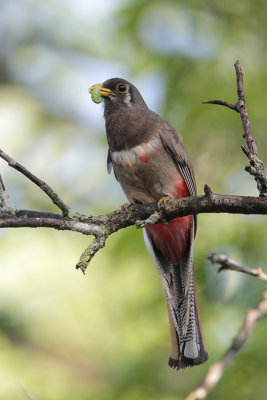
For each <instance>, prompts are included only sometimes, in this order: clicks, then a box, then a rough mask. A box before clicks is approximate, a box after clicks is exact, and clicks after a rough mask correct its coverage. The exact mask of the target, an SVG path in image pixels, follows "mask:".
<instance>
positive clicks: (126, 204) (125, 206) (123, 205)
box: [120, 203, 131, 211]
mask: <svg viewBox="0 0 267 400" xmlns="http://www.w3.org/2000/svg"><path fill="white" fill-rule="evenodd" d="M130 205H131V203H123V204H122V205H121V206H120V210H121V211H125V210H127V208H128V207H130Z"/></svg>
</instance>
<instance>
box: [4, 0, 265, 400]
mask: <svg viewBox="0 0 267 400" xmlns="http://www.w3.org/2000/svg"><path fill="white" fill-rule="evenodd" d="M266 20H267V12H266V2H265V1H264V0H253V1H251V0H236V1H235V2H233V1H229V0H224V1H221V0H212V1H210V0H204V1H201V2H200V1H185V0H181V1H174V0H173V1H171V0H167V1H163V0H161V1H160V0H159V1H152V0H148V1H141V0H136V1H134V0H115V1H112V2H111V1H108V0H99V1H93V0H91V1H86V0H84V1H82V0H79V1H78V0H77V1H75V2H72V1H70V0H65V1H63V0H50V1H46V2H43V1H42V2H41V1H37V0H36V1H33V0H20V1H19V0H17V1H16V0H14V1H9V0H2V2H1V3H0V84H1V86H0V133H1V148H3V150H4V151H6V152H7V153H8V154H10V155H11V156H12V157H14V158H15V159H16V160H18V161H19V162H21V163H22V164H24V165H25V166H26V167H28V168H29V169H30V170H31V171H32V172H33V173H35V174H37V175H38V176H39V177H40V178H42V179H44V180H45V181H47V182H48V183H49V184H50V185H51V186H52V187H53V188H54V189H55V190H56V191H57V192H58V193H59V195H60V196H61V197H62V198H63V199H64V201H65V202H67V203H68V204H69V205H70V206H71V207H72V208H73V209H74V210H77V211H80V212H83V213H88V214H96V213H102V212H107V211H109V210H111V209H113V208H116V207H118V206H119V205H120V204H121V203H123V202H124V201H125V200H124V197H123V194H122V192H121V190H120V188H119V185H118V184H117V182H116V181H115V178H114V177H113V176H108V175H107V173H106V165H105V163H106V148H107V146H106V139H105V133H104V123H103V119H102V109H101V106H96V105H95V104H93V103H92V102H91V101H90V98H89V96H88V93H87V89H88V87H89V86H90V85H92V84H94V83H98V82H103V81H104V80H106V79H108V78H110V77H112V76H121V77H123V78H126V79H128V80H130V81H132V82H133V83H134V84H135V85H136V86H137V87H138V88H139V89H140V91H141V92H142V93H143V94H144V97H145V99H146V101H147V103H148V104H149V106H150V107H151V108H152V109H153V110H155V111H157V112H159V113H160V114H161V115H163V116H164V117H165V118H167V119H168V120H169V121H170V122H171V123H172V124H173V125H174V126H175V127H177V129H178V130H179V131H180V132H181V134H182V136H183V140H184V143H185V145H186V147H187V149H188V151H189V154H190V155H191V158H192V160H193V164H194V167H195V172H196V178H197V183H198V191H199V193H203V185H204V183H208V184H209V185H210V186H211V187H212V189H213V190H214V191H215V192H220V193H236V194H244V195H253V194H257V191H256V187H255V183H254V181H253V179H252V178H250V177H249V176H248V175H247V174H246V173H245V172H244V165H245V164H246V160H245V158H244V155H243V154H242V152H241V151H240V144H241V143H243V142H242V126H241V122H240V119H239V116H238V114H236V113H234V112H232V111H230V110H228V109H223V108H220V107H217V106H209V105H205V106H204V105H202V104H201V101H203V100H206V99H211V98H221V99H224V100H228V101H231V102H234V101H235V99H236V89H235V74H234V68H233V64H234V62H235V61H236V59H238V58H239V59H240V61H241V64H242V67H243V69H244V71H245V91H246V96H247V106H248V109H249V116H250V120H251V125H252V131H253V134H254V136H255V138H256V140H257V143H258V147H259V150H260V155H261V156H262V158H263V159H264V158H265V160H264V161H265V162H266V145H267V142H266V125H267V114H266V112H265V110H266V107H267V103H266V83H267V69H266V64H267V52H266V34H267V32H266ZM0 165H1V174H2V176H3V179H4V181H5V184H6V186H7V188H8V191H9V193H10V195H11V196H12V199H13V201H14V203H15V204H16V206H17V207H20V208H30V209H38V210H43V211H49V210H52V211H55V208H54V207H53V206H52V205H51V204H50V203H49V201H48V199H47V198H46V197H45V196H44V195H43V194H42V193H41V192H40V190H38V189H37V188H35V187H34V186H33V185H32V184H31V183H30V182H28V181H27V180H26V179H25V178H24V177H22V176H21V175H19V174H18V173H17V172H16V171H12V170H11V169H10V168H9V167H8V166H7V165H6V164H5V163H4V162H2V161H1V164H0ZM265 231H266V221H264V219H263V218H261V217H258V216H242V215H237V216H229V215H201V216H200V217H199V224H198V234H197V238H196V245H195V265H196V274H197V281H198V292H199V299H200V309H201V315H202V324H203V330H204V335H205V338H206V345H207V348H208V351H209V361H208V362H207V363H206V364H205V365H203V366H200V367H198V368H193V369H187V370H185V371H181V372H178V373H177V372H175V371H172V370H171V369H170V368H169V367H168V366H167V360H168V355H169V331H168V329H169V328H168V321H167V312H166V307H165V300H164V294H163V290H162V287H161V284H160V281H159V277H158V275H157V272H156V269H155V268H154V266H153V265H152V262H151V260H150V258H149V256H148V255H147V253H146V250H145V247H144V244H143V238H142V233H141V232H140V231H137V230H136V229H134V228H129V229H127V230H124V231H121V232H119V233H118V234H116V235H114V236H112V237H111V238H110V239H109V240H108V243H107V245H106V248H105V249H104V250H103V251H102V252H100V253H99V254H98V255H97V256H96V257H95V259H94V260H93V262H92V264H91V266H90V268H89V269H88V272H87V275H86V277H84V276H82V274H81V273H80V272H78V271H76V270H75V269H74V266H75V263H76V262H77V260H78V258H79V255H80V253H81V252H82V251H83V250H84V248H85V247H86V246H88V238H86V237H82V236H81V235H78V234H74V233H69V232H56V231H52V230H48V229H43V230H41V229H36V230H33V229H32V230H30V229H16V230H14V229H8V230H5V231H2V232H1V233H0V237H1V279H0V349H1V362H0V399H5V400H7V399H8V400H9V399H23V398H26V395H25V393H26V392H27V393H28V395H29V396H31V398H32V399H48V400H54V399H57V400H58V399H64V400H70V399H76V400H78V399H83V400H85V399H86V400H91V399H98V400H102V399H103V400H104V399H110V400H113V399H114V400H115V399H116V400H126V399H127V400H143V399H155V400H157V399H158V400H174V399H183V398H185V396H186V395H187V394H188V393H189V392H190V391H191V390H193V388H194V387H195V386H196V385H197V384H198V383H199V382H200V381H201V380H202V378H203V377H204V375H205V372H206V371H207V369H208V367H209V365H210V364H211V363H212V362H214V361H216V360H217V359H218V358H219V357H220V356H221V355H222V354H223V353H224V351H225V350H226V348H227V347H228V346H229V344H230V342H231V340H232V338H233V336H234V335H235V333H236V332H237V329H238V328H239V327H240V325H241V322H242V320H243V317H244V313H245V310H246V308H247V307H252V306H255V305H256V304H257V302H258V301H259V299H260V294H261V292H262V291H263V289H264V284H263V283H262V282H258V281H256V280H253V279H252V278H249V277H245V276H241V274H236V273H234V272H230V273H223V274H221V275H216V273H215V272H216V270H215V268H214V267H211V266H210V265H209V264H208V263H207V261H206V255H207V254H208V253H209V251H210V250H216V251H219V252H225V253H227V254H228V255H229V256H231V257H233V258H235V259H237V260H238V261H240V262H244V263H246V264H247V265H250V266H254V267H264V266H265V260H266V236H265V235H264V233H265ZM266 359H267V348H266V321H262V322H261V323H260V324H259V325H258V326H257V328H256V330H255V332H254V334H253V336H252V337H251V339H250V341H249V343H248V344H247V346H246V348H245V349H244V350H243V351H242V353H241V354H240V355H239V356H238V358H237V359H236V360H235V362H234V363H233V365H231V366H230V368H229V369H228V370H227V372H226V373H225V375H224V377H223V379H222V381H221V382H220V383H219V384H218V386H217V387H216V389H215V390H214V392H213V393H212V394H211V395H210V397H209V398H210V399H216V400H223V399H226V398H227V399H229V400H231V399H242V400H248V399H249V400H251V399H266V398H267V389H266V374H267V362H266Z"/></svg>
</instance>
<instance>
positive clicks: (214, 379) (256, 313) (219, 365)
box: [186, 292, 267, 400]
mask: <svg viewBox="0 0 267 400" xmlns="http://www.w3.org/2000/svg"><path fill="white" fill-rule="evenodd" d="M266 316H267V292H264V293H263V298H262V300H261V301H260V303H259V304H258V306H257V307H256V308H252V309H250V310H248V311H247V313H246V316H245V319H244V322H243V325H242V327H241V328H240V330H239V332H238V334H237V336H236V337H235V339H234V340H233V342H232V344H231V346H230V347H229V349H228V350H227V351H226V353H225V354H224V356H223V357H222V358H221V359H220V360H219V361H217V362H216V363H215V364H213V365H212V366H211V367H210V368H209V370H208V373H207V375H206V377H205V379H204V381H203V383H202V384H201V385H200V386H198V387H197V388H196V389H195V390H194V391H193V392H191V393H190V394H189V396H188V397H187V398H186V400H199V399H205V398H206V397H207V395H208V394H209V392H210V391H211V390H212V389H213V388H214V387H215V386H216V385H217V383H218V381H219V380H220V379H221V377H222V375H223V373H224V371H225V369H226V368H227V367H228V366H229V365H230V363H231V362H232V361H233V360H234V358H235V356H236V355H237V354H238V353H239V351H240V350H241V349H242V347H243V346H244V344H245V343H246V342H247V340H248V338H249V335H250V334H251V332H252V331H253V329H254V327H255V325H256V324H257V322H258V321H260V320H261V319H262V318H264V317H266Z"/></svg>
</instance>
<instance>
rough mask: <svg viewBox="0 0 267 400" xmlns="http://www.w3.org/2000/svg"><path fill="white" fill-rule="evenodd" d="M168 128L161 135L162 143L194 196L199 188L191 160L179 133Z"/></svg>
mask: <svg viewBox="0 0 267 400" xmlns="http://www.w3.org/2000/svg"><path fill="white" fill-rule="evenodd" d="M168 128H169V129H167V130H165V131H164V135H163V134H161V133H160V139H161V142H162V144H163V147H164V148H165V150H166V151H167V153H168V154H169V155H170V157H171V159H172V161H173V162H174V164H175V165H176V167H177V169H178V171H179V172H180V174H181V175H182V177H183V178H184V181H185V183H186V186H187V188H188V191H189V193H190V195H191V196H194V195H196V193H197V188H196V181H195V176H194V172H193V167H192V164H191V161H190V158H189V156H188V154H187V151H186V150H185V148H184V145H183V143H182V141H181V139H180V137H179V136H178V134H177V132H176V131H175V130H174V129H173V128H172V127H171V126H169V127H168Z"/></svg>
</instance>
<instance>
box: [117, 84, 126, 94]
mask: <svg viewBox="0 0 267 400" xmlns="http://www.w3.org/2000/svg"><path fill="white" fill-rule="evenodd" d="M126 89H127V86H126V85H124V84H123V83H120V84H119V85H118V91H119V92H121V93H123V92H126Z"/></svg>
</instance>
